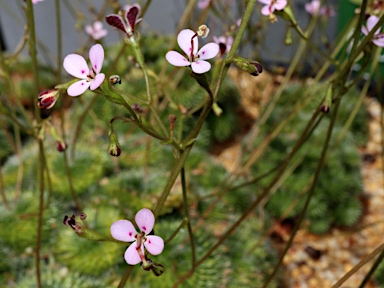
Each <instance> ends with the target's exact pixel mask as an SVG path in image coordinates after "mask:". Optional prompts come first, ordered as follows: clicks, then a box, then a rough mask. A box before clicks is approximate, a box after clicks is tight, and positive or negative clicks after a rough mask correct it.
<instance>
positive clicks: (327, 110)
mask: <svg viewBox="0 0 384 288" xmlns="http://www.w3.org/2000/svg"><path fill="white" fill-rule="evenodd" d="M330 110H331V109H330V107H329V106H328V105H323V106H321V112H323V113H328V112H329V111H330Z"/></svg>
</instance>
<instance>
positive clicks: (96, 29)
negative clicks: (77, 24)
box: [85, 21, 108, 40]
mask: <svg viewBox="0 0 384 288" xmlns="http://www.w3.org/2000/svg"><path fill="white" fill-rule="evenodd" d="M85 32H87V33H88V35H90V36H92V38H93V39H95V40H99V39H101V38H103V37H105V36H106V35H107V34H108V31H107V30H106V29H104V28H103V23H101V22H100V21H95V22H94V23H93V25H87V26H85Z"/></svg>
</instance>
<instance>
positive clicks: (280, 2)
mask: <svg viewBox="0 0 384 288" xmlns="http://www.w3.org/2000/svg"><path fill="white" fill-rule="evenodd" d="M285 6H287V0H277V1H276V3H275V9H276V10H283V9H284V8H285Z"/></svg>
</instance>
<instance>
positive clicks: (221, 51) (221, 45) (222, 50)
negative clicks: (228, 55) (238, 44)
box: [219, 42, 227, 55]
mask: <svg viewBox="0 0 384 288" xmlns="http://www.w3.org/2000/svg"><path fill="white" fill-rule="evenodd" d="M219 49H220V55H224V53H225V51H227V45H225V44H224V43H221V42H220V43H219Z"/></svg>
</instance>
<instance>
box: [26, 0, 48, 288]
mask: <svg viewBox="0 0 384 288" xmlns="http://www.w3.org/2000/svg"><path fill="white" fill-rule="evenodd" d="M28 2H29V1H28ZM38 145H39V163H40V165H39V215H38V222H37V237H36V251H35V255H36V256H35V263H36V279H37V287H39V288H41V287H43V286H42V284H41V271H40V248H41V238H42V230H43V214H44V189H45V187H44V171H45V166H44V163H45V155H44V146H43V141H42V140H38Z"/></svg>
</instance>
